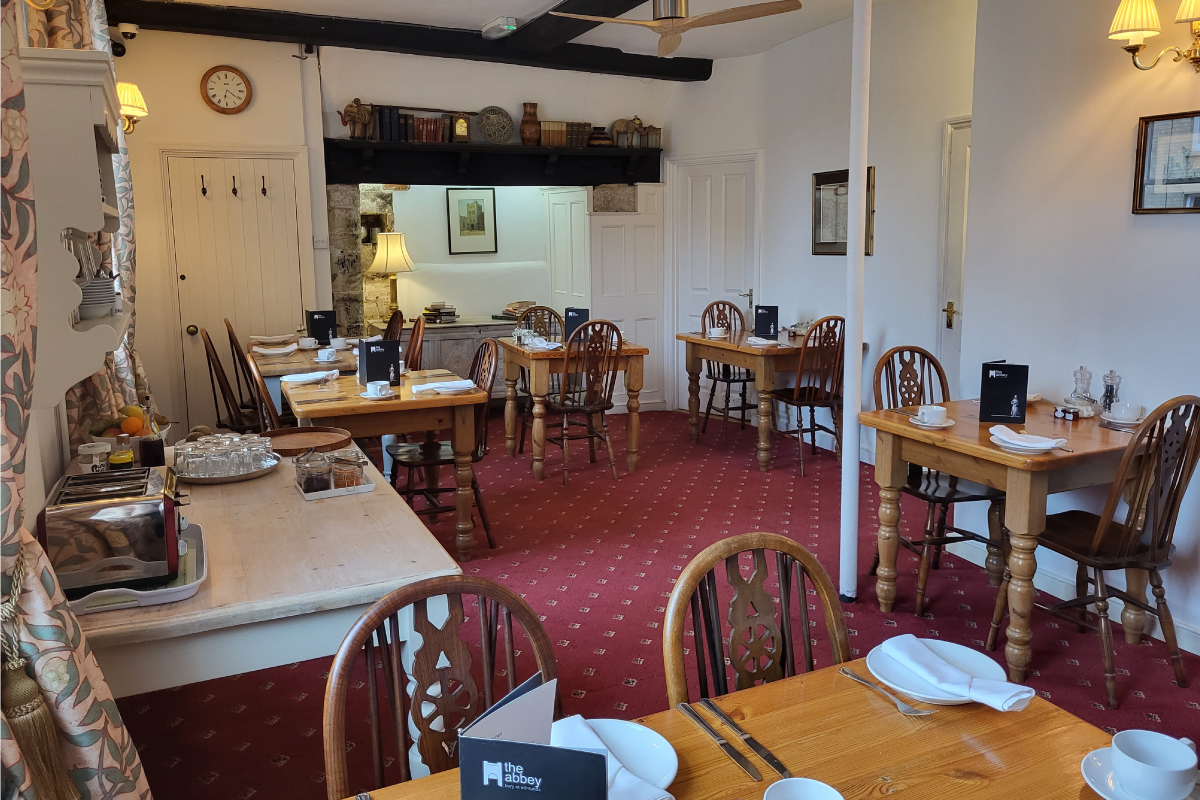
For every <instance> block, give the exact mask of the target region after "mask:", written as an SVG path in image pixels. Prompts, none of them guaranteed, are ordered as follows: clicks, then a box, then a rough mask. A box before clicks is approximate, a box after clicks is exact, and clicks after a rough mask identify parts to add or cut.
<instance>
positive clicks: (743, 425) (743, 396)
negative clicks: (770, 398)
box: [739, 381, 748, 431]
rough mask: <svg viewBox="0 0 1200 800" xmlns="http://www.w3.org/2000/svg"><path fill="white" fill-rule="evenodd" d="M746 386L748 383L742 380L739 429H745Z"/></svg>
mask: <svg viewBox="0 0 1200 800" xmlns="http://www.w3.org/2000/svg"><path fill="white" fill-rule="evenodd" d="M747 386H748V384H747V383H745V382H744V381H743V382H742V411H741V414H742V426H741V428H740V429H739V430H743V431H744V430H746V406H747V405H748V404H747V403H746V388H747Z"/></svg>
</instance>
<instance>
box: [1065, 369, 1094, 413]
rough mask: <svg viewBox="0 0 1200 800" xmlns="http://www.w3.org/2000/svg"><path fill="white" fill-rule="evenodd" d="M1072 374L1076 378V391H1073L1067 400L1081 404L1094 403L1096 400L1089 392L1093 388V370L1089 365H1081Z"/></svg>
mask: <svg viewBox="0 0 1200 800" xmlns="http://www.w3.org/2000/svg"><path fill="white" fill-rule="evenodd" d="M1071 375H1072V376H1073V377H1074V378H1075V391H1073V392H1071V396H1070V397H1068V398H1067V402H1068V403H1074V404H1076V405H1080V406H1083V405H1089V406H1090V405H1093V404H1094V403H1095V402H1096V400H1095V398H1093V397H1092V396H1091V395H1090V394H1089V392H1091V390H1092V371H1091V370H1090V369H1088V368H1087V367H1084V366H1080V367H1079V369H1077V370H1075V371H1074V372H1072V373H1071Z"/></svg>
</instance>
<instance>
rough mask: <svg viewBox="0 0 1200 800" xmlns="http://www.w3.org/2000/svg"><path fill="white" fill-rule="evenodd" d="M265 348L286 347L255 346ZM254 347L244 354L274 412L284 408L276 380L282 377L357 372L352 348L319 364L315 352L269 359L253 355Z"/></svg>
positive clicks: (356, 358) (304, 351)
mask: <svg viewBox="0 0 1200 800" xmlns="http://www.w3.org/2000/svg"><path fill="white" fill-rule="evenodd" d="M295 343H296V342H295V337H293V338H292V342H291V344H295ZM258 346H259V347H264V348H278V347H286V346H287V344H283V345H273V344H265V345H258ZM254 347H255V345H254V343H253V342H252V343H251V344H250V345H249V349H248V350H247V351H246V354H247V355H248V356H249V357H250V358H251V359H253V360H254V365H255V366H256V367H258V372H259V374H260V375H262V377H263V383H264V384H266V387H267V391H268V392H270V394H271V402H273V403H274V404H275V407H276V408H283V395H282V391H281V389H280V386H279V379H280V378H282V377H283V376H284V375H296V374H299V373H303V372H318V371H320V370H331V369H336V370H337V371H338V372H354V371H355V370H356V369H358V357H357V356H355V355H354V350H353V349H352V348H346V349H344V350H338V351H337V354H336V357H335V358H334V359H333V361H318V360H317V350H315V349H314V350H300V349H298V348H297V349H296V350H295V351H293V352H292V353H289V354H288V355H286V356H276V355H269V354H266V353H256V352H254Z"/></svg>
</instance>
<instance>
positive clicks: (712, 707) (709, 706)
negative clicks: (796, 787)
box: [696, 697, 792, 778]
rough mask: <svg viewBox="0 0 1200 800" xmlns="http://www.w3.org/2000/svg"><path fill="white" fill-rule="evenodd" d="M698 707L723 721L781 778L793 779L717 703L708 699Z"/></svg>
mask: <svg viewBox="0 0 1200 800" xmlns="http://www.w3.org/2000/svg"><path fill="white" fill-rule="evenodd" d="M696 705H698V706H700V707H701V708H703V709H706V710H707V711H709V712H710V713H711V714H712V715H713V716H714V717H716V718H717V719H719V720H721V723H722V724H723V725H724V726H725V727H727V728H729V730H731V731H733V732H734V733H736V734H737V735H738V736H739V737H740V738H741V740H742V741H743V742H745V743H746V746H747V747H749V748H750V749H751V750H753V751H754V752H755V753H758V757H759V758H761V759H762V760H763V761H765V762H767V766H769V767H770V768H771V769H773V770H775V771H776V772H778V773H779V776H780V777H781V778H790V777H792V773H790V772H788V770H787V767H785V766H784V765H783V762H781V761H780V760H779V759H778V758H776V757H775V754H774V753H772V752H771V751H770V750H768V749H767V748H765V747H763V745H762V744H760V743H759V741H758V740H757V739H755V738H754V737H753V736H751V735H750V734H748V733H746V732H745V731H744V730H742V727H741V726H740V725H738V724H737V723H736V722H734V721H733V720H732V719H730V717H729V715H728V714H726V713H725V712H724V711H722V710H721V709H720V708H718V707H717V704H716V703H714V702H713V701H712V700H709V699H708V698H707V697H706V698H704V699H703V700H700V701H698V702H697V703H696Z"/></svg>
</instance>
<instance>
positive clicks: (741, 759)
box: [676, 703, 762, 781]
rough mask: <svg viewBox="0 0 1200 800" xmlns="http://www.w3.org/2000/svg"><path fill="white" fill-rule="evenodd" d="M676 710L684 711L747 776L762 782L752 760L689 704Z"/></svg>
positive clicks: (679, 706)
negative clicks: (726, 739)
mask: <svg viewBox="0 0 1200 800" xmlns="http://www.w3.org/2000/svg"><path fill="white" fill-rule="evenodd" d="M676 708H678V709H679V710H680V711H682V712H683V715H684V716H685V717H687V718H688V719H690V720H691V721H692V722H694V723H696V727H698V728H699V729H700V730H702V731H704V732H705V733H707V734H708V735H709V736H710V737H712V740H713V741H714V742H716V743H717V747H719V748H721V749H722V750H724V751H725V755H727V756H729V757H730V758H732V759H733V762H734V763H735V764H737V765H738V766H739V767H741V768H742V769H743V770H745V772H746V774H747V775H749V776H750V777H751V778H754V780H756V781H761V780H762V775H760V774H759V773H758V770H757V769H755V768H754V765H753V764H751V763H750V760H749V759H747V758H746V757H745V756H744V755H742V754H741V753H739V752H738V750H737V748H736V747H734V746H733V745H731V744H730V743H729V742H727V741H725V738H724V737H723V736H721V734H719V733H717V730H716V728H714V727H713V726H712V725H709V724H708V723H707V722H705V721H704V717H702V716H700V715H699V714H698V713H697V712H696V709H694V708H692V707H691V706H689V705H688V704H687V703H680V704H679V705H677V706H676Z"/></svg>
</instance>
